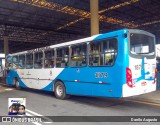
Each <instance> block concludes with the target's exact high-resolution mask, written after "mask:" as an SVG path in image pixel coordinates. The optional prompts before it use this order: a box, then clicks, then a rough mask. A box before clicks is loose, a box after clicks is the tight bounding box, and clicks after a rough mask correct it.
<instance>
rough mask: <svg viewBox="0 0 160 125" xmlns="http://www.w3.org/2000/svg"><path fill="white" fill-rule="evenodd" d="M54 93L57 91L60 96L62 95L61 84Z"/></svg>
mask: <svg viewBox="0 0 160 125" xmlns="http://www.w3.org/2000/svg"><path fill="white" fill-rule="evenodd" d="M56 93H57V95H58V96H62V95H63V87H62V86H61V85H58V86H57V88H56Z"/></svg>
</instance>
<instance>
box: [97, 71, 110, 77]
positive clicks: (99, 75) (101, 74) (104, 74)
mask: <svg viewBox="0 0 160 125" xmlns="http://www.w3.org/2000/svg"><path fill="white" fill-rule="evenodd" d="M95 77H96V78H107V77H108V74H107V73H106V72H96V73H95Z"/></svg>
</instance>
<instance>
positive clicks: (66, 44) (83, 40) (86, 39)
mask: <svg viewBox="0 0 160 125" xmlns="http://www.w3.org/2000/svg"><path fill="white" fill-rule="evenodd" d="M127 30H128V29H122V30H117V31H113V32H108V33H104V34H98V35H93V36H91V37H86V38H82V39H78V40H73V41H69V42H64V43H60V44H56V45H51V46H46V47H41V48H35V49H32V50H27V51H22V52H18V53H13V54H11V55H13V56H14V55H21V54H26V53H28V52H29V51H34V50H37V49H38V50H40V49H46V48H51V49H52V48H59V47H63V46H69V45H73V44H78V43H84V42H88V41H92V40H98V39H101V38H103V37H105V36H107V35H109V34H117V33H118V32H126V31H127Z"/></svg>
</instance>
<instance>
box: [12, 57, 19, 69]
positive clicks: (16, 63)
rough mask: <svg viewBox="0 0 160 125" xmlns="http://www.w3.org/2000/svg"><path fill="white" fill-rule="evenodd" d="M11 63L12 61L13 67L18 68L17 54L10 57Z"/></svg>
mask: <svg viewBox="0 0 160 125" xmlns="http://www.w3.org/2000/svg"><path fill="white" fill-rule="evenodd" d="M12 63H13V69H18V67H19V65H18V56H14V57H13V58H12Z"/></svg>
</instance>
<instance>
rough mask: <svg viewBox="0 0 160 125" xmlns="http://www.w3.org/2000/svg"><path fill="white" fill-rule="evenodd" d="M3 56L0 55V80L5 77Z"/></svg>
mask: <svg viewBox="0 0 160 125" xmlns="http://www.w3.org/2000/svg"><path fill="white" fill-rule="evenodd" d="M4 69H5V54H0V78H2V77H4V75H5V72H4V71H5V70H4Z"/></svg>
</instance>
